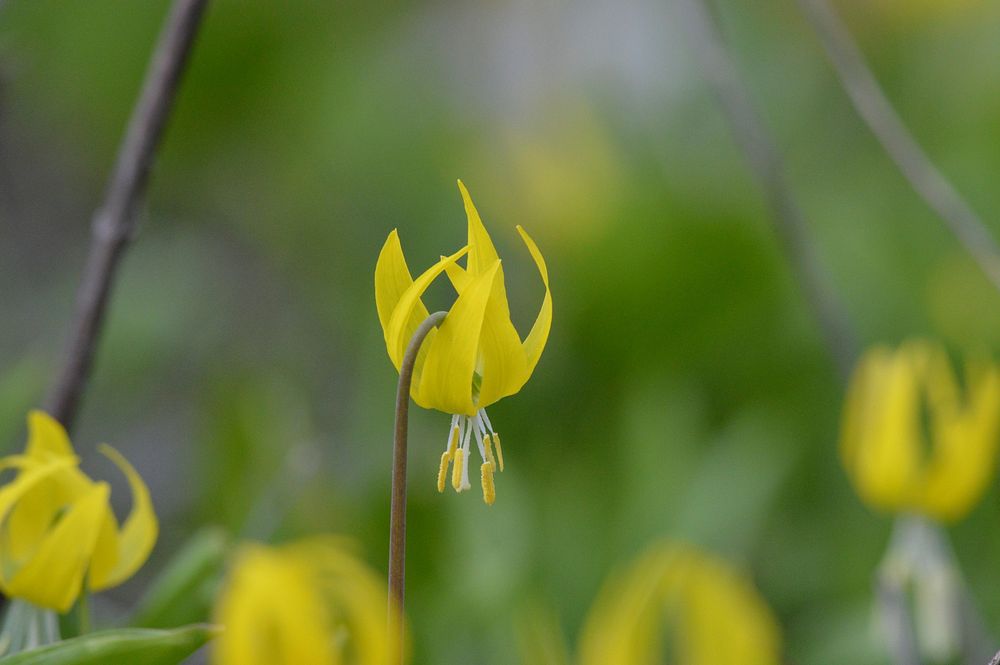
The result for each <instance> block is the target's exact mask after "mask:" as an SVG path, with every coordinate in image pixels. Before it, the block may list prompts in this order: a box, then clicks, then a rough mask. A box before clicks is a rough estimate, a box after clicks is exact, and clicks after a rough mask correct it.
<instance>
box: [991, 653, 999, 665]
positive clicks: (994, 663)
mask: <svg viewBox="0 0 1000 665" xmlns="http://www.w3.org/2000/svg"><path fill="white" fill-rule="evenodd" d="M990 665H1000V651H998V652H997V655H995V656H993V660H991V661H990Z"/></svg>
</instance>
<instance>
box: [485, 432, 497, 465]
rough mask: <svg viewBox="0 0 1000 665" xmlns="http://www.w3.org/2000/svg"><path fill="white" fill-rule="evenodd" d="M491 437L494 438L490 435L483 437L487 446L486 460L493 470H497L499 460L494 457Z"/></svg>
mask: <svg viewBox="0 0 1000 665" xmlns="http://www.w3.org/2000/svg"><path fill="white" fill-rule="evenodd" d="M491 439H492V437H489V436H487V437H484V438H483V443H484V444H485V447H486V461H487V462H489V463H490V468H492V469H493V471H494V472H496V470H497V461H496V458H494V457H493V446H492V445H491V443H490V440H491Z"/></svg>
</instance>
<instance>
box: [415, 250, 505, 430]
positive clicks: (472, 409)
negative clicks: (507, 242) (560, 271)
mask: <svg viewBox="0 0 1000 665" xmlns="http://www.w3.org/2000/svg"><path fill="white" fill-rule="evenodd" d="M499 270H500V261H499V260H497V261H495V262H494V263H493V266H491V267H490V268H489V269H488V270H487V271H486V272H485V273H483V274H482V275H479V276H478V277H475V278H474V279H473V280H472V282H471V283H470V284H469V286H468V288H466V289H465V290H464V291H462V293H460V294H459V296H458V298H457V299H456V300H455V304H454V305H452V307H451V310H449V312H448V315H447V316H446V317H445V319H444V322H443V323H442V324H441V326H440V327H439V328H438V331H437V335H435V337H434V339H433V340H431V341H430V348H429V349H428V351H427V358H426V359H425V360H424V367H423V373H422V375H421V377H420V386H419V388H418V390H417V392H416V395H415V399H416V401H417V403H418V404H420V406H423V407H424V408H430V409H437V410H439V411H444V412H445V413H461V414H465V415H470V416H471V415H474V414H475V413H476V406H475V404H474V403H473V401H472V377H473V373H474V372H475V369H476V358H477V354H478V351H479V339H480V333H481V331H482V328H483V319H484V317H485V315H486V305H487V303H488V302H489V299H490V293H491V291H492V290H493V282H494V280H495V279H496V277H497V275H498V273H499Z"/></svg>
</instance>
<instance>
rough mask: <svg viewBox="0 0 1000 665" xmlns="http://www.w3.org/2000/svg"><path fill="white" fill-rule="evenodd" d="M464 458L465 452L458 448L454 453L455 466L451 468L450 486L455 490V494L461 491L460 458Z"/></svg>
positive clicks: (461, 465)
mask: <svg viewBox="0 0 1000 665" xmlns="http://www.w3.org/2000/svg"><path fill="white" fill-rule="evenodd" d="M464 456H465V451H464V450H462V449H461V448H459V449H458V450H456V451H455V466H453V467H452V468H451V486H452V487H454V488H455V491H456V492H461V491H462V467H463V466H464V465H463V464H462V458H463V457H464Z"/></svg>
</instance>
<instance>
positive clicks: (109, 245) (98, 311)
mask: <svg viewBox="0 0 1000 665" xmlns="http://www.w3.org/2000/svg"><path fill="white" fill-rule="evenodd" d="M207 4H208V0H175V2H174V4H173V7H172V8H171V10H170V14H169V15H168V16H167V19H166V23H165V24H164V27H163V31H162V32H161V34H160V40H159V43H158V44H157V46H156V50H155V51H154V53H153V56H152V59H151V61H150V63H149V68H148V69H147V71H146V78H145V81H144V83H143V87H142V92H141V94H140V96H139V100H138V102H137V103H136V105H135V108H134V109H133V111H132V117H131V119H130V120H129V124H128V130H127V131H126V134H125V138H124V139H123V140H122V143H121V146H120V148H119V151H118V158H117V162H116V164H115V170H114V173H113V174H112V176H111V179H110V180H109V182H108V188H107V192H106V193H105V198H104V203H103V204H102V206H101V207H100V209H99V210H98V211H97V213H96V214H95V216H94V221H93V231H92V239H91V244H90V250H89V253H88V256H87V262H86V265H85V267H84V270H83V277H82V280H81V282H80V286H79V289H78V290H77V300H76V312H75V315H74V318H73V321H72V323H71V326H70V337H69V340H68V342H67V345H66V351H65V358H64V360H63V363H62V365H61V368H60V370H59V374H58V377H57V379H56V382H55V384H54V385H53V387H52V392H51V393H50V394H49V396H48V399H47V400H46V403H45V406H46V409H47V410H48V411H49V413H50V414H51V415H52V416H53V417H54V418H56V419H57V420H59V421H60V422H61V423H63V425H65V426H66V428H67V429H69V428H71V426H72V423H73V420H74V418H75V416H76V412H77V409H78V408H79V404H80V397H81V395H82V393H83V389H84V387H85V385H86V383H87V379H88V377H89V375H90V370H91V366H92V365H93V360H94V351H95V348H96V345H97V340H98V337H99V335H100V332H101V328H102V326H103V323H104V317H105V313H106V310H107V305H108V299H109V297H110V293H111V286H112V283H113V281H114V277H115V273H116V272H117V270H118V267H119V265H120V263H121V258H122V255H123V254H124V251H125V248H126V247H127V246H128V244H129V242H130V241H131V239H132V238H133V236H134V235H135V230H136V210H137V208H138V206H139V203H140V201H141V200H142V197H143V194H144V193H145V190H146V183H147V182H148V180H149V171H150V167H151V166H152V164H153V160H154V158H155V156H156V148H157V146H158V145H159V142H160V139H161V137H162V135H163V129H164V127H165V126H166V123H167V118H168V116H169V114H170V110H171V107H172V106H173V102H174V98H175V97H176V94H177V88H178V85H179V83H180V79H181V75H182V74H183V72H184V66H185V64H186V63H187V60H188V56H189V55H190V53H191V47H192V44H193V42H194V38H195V35H196V34H197V32H198V26H199V25H200V23H201V18H202V16H203V14H204V11H205V6H206V5H207Z"/></svg>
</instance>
